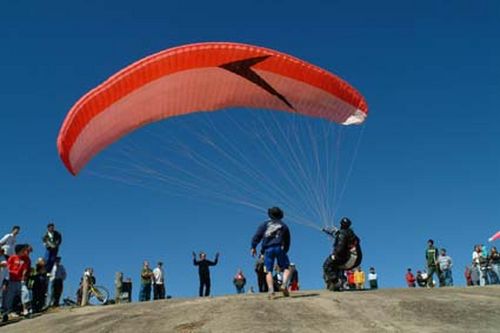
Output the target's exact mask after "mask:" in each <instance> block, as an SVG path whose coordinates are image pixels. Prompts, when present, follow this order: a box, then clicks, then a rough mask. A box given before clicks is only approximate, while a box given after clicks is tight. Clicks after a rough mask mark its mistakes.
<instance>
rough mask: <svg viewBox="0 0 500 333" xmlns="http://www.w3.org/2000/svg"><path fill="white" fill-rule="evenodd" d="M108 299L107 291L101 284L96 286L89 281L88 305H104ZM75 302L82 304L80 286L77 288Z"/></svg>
mask: <svg viewBox="0 0 500 333" xmlns="http://www.w3.org/2000/svg"><path fill="white" fill-rule="evenodd" d="M108 301H109V291H108V289H106V288H105V287H103V286H98V285H95V284H93V283H89V287H88V299H87V304H89V305H105V304H108ZM76 304H78V305H81V304H82V287H81V286H80V288H79V289H78V292H77V300H76Z"/></svg>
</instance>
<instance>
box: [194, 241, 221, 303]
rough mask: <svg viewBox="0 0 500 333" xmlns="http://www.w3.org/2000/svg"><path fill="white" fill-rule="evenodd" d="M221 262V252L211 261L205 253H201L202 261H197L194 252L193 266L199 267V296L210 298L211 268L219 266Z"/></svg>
mask: <svg viewBox="0 0 500 333" xmlns="http://www.w3.org/2000/svg"><path fill="white" fill-rule="evenodd" d="M218 262H219V252H217V253H216V254H215V260H214V261H210V260H208V259H207V255H206V254H205V252H200V260H196V253H195V252H194V251H193V265H195V266H198V275H199V278H200V288H199V293H198V294H199V296H200V297H203V296H205V297H208V296H210V286H211V284H212V282H211V280H210V267H211V266H215V265H217V263H218Z"/></svg>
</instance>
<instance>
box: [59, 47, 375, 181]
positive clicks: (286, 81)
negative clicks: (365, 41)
mask: <svg viewBox="0 0 500 333" xmlns="http://www.w3.org/2000/svg"><path fill="white" fill-rule="evenodd" d="M233 107H245V108H258V109H272V110H279V111H285V112H292V113H298V114H303V115H306V116H311V117H317V118H323V119H327V120H329V121H332V122H336V123H339V124H344V125H350V124H359V123H361V122H363V121H364V119H365V117H366V115H367V112H368V107H367V104H366V102H365V100H364V98H363V96H362V95H361V94H360V93H359V92H358V91H357V90H355V89H354V88H353V87H351V86H350V85H349V84H348V83H346V82H345V81H343V80H342V79H340V78H338V77H337V76H335V75H333V74H331V73H329V72H328V71H326V70H324V69H321V68H319V67H317V66H314V65H311V64H309V63H307V62H305V61H303V60H300V59H297V58H295V57H293V56H290V55H287V54H284V53H281V52H278V51H274V50H271V49H267V48H263V47H259V46H253V45H246V44H238V43H222V42H217V43H200V44H191V45H183V46H179V47H175V48H171V49H167V50H164V51H162V52H159V53H156V54H153V55H151V56H149V57H146V58H144V59H141V60H139V61H137V62H136V63H134V64H132V65H130V66H128V67H126V68H125V69H123V70H121V71H119V72H118V73H116V74H115V75H113V76H111V77H110V78H109V79H108V80H106V81H105V82H103V83H102V84H100V85H99V86H97V87H96V88H94V89H93V90H91V91H90V92H88V93H87V94H85V95H84V96H83V97H82V98H81V99H80V100H79V101H78V102H77V103H76V104H75V105H74V106H73V107H72V108H71V110H70V111H69V113H68V115H67V116H66V119H65V120H64V123H63V125H62V128H61V130H60V132H59V136H58V139H57V146H58V151H59V155H60V157H61V159H62V161H63V162H64V164H65V166H66V167H67V169H68V170H69V171H70V172H71V173H72V174H73V175H76V174H78V172H79V171H80V170H81V169H82V168H83V167H84V166H85V165H86V164H87V163H88V162H89V161H90V160H91V159H92V158H93V157H94V156H95V155H96V154H98V153H99V152H100V151H101V150H103V149H104V148H106V147H107V146H108V145H110V144H111V143H113V142H115V141H117V140H118V139H120V138H121V137H122V136H124V135H126V134H128V133H130V132H131V131H134V130H135V129H137V128H139V127H141V126H144V125H146V124H149V123H152V122H155V121H159V120H162V119H166V118H169V117H174V116H180V115H185V114H189V113H193V112H199V111H215V110H220V109H225V108H233Z"/></svg>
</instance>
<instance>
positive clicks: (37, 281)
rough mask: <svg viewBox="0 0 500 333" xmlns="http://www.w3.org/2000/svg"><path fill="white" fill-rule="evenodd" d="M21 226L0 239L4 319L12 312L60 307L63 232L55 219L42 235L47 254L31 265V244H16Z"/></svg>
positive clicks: (28, 312)
mask: <svg viewBox="0 0 500 333" xmlns="http://www.w3.org/2000/svg"><path fill="white" fill-rule="evenodd" d="M20 232H21V227H20V226H17V225H16V226H13V227H12V229H11V231H10V232H9V233H7V234H6V235H5V236H3V237H2V238H1V239H0V283H1V286H2V289H1V292H0V303H1V313H2V321H3V322H5V321H7V320H9V316H19V315H22V316H31V315H32V314H34V313H40V312H42V311H45V310H47V309H48V308H50V307H58V306H59V304H60V298H61V295H62V292H63V285H64V280H65V279H66V270H65V268H64V265H63V264H62V262H61V257H60V256H59V248H60V246H61V243H62V235H61V233H60V232H58V231H57V230H56V229H55V225H54V223H49V224H48V225H47V231H46V232H45V234H44V235H43V237H42V243H43V245H44V247H45V256H44V257H40V258H38V259H37V260H36V261H35V265H34V267H32V261H31V257H30V256H31V253H32V252H33V248H32V246H31V245H30V244H17V242H16V238H17V236H18V235H19V233H20Z"/></svg>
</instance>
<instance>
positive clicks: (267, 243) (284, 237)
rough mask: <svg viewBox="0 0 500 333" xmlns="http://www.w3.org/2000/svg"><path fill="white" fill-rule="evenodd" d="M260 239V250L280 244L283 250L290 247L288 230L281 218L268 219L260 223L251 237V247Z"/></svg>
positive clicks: (253, 247)
mask: <svg viewBox="0 0 500 333" xmlns="http://www.w3.org/2000/svg"><path fill="white" fill-rule="evenodd" d="M260 241H262V250H263V251H264V250H266V249H267V248H270V247H273V246H281V247H282V248H283V250H284V251H285V252H288V249H289V248H290V230H289V229H288V227H287V225H286V224H285V223H283V222H281V220H270V221H266V222H264V223H262V224H261V225H260V226H259V228H258V229H257V232H256V233H255V235H254V236H253V238H252V249H255V248H256V247H257V244H259V243H260Z"/></svg>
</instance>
